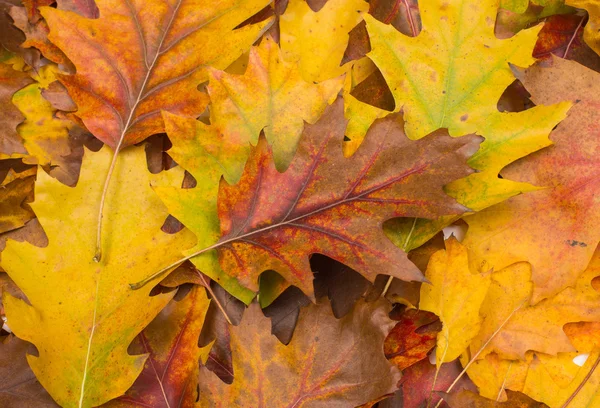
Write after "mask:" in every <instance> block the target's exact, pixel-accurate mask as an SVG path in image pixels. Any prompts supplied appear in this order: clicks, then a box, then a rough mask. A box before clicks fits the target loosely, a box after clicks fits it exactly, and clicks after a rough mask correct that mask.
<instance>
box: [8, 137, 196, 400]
mask: <svg viewBox="0 0 600 408" xmlns="http://www.w3.org/2000/svg"><path fill="white" fill-rule="evenodd" d="M111 156H112V152H111V151H110V149H109V148H108V147H105V148H104V149H102V150H101V151H99V152H98V153H90V152H86V154H85V158H84V164H83V167H82V170H81V175H80V179H79V182H78V183H77V187H75V188H72V187H68V186H65V185H63V184H61V183H59V182H58V181H56V180H54V179H52V178H51V177H49V176H48V175H46V174H45V173H44V172H40V174H38V180H37V183H36V191H35V194H36V201H35V202H34V203H32V204H31V206H32V208H33V210H34V212H35V213H36V215H37V216H38V219H39V221H40V223H41V225H42V227H43V228H44V231H45V232H46V235H47V236H48V241H49V243H48V246H46V247H45V248H37V247H33V246H32V245H30V244H27V243H19V242H15V241H9V242H7V244H6V248H5V249H4V250H3V251H2V260H1V265H2V268H3V269H4V270H6V271H7V272H8V274H9V275H10V277H11V278H12V279H13V280H14V281H15V283H16V284H17V285H18V286H19V287H20V288H21V289H22V290H23V292H24V293H25V295H26V296H27V298H28V299H29V300H30V302H31V305H28V304H27V303H25V302H23V301H22V300H18V299H15V298H12V297H10V296H8V297H5V298H4V299H3V302H4V306H5V308H6V316H7V318H8V322H9V323H8V324H9V326H10V328H11V329H12V330H13V331H14V333H15V334H17V335H18V336H19V337H21V338H23V339H25V340H27V341H30V342H31V343H33V344H34V345H36V347H37V348H38V350H39V352H40V355H39V357H34V356H29V357H28V362H29V365H30V366H31V368H32V369H33V371H34V373H35V374H36V377H37V378H38V380H39V381H40V383H42V384H43V386H44V388H45V389H46V390H47V391H48V392H49V393H50V394H51V395H52V397H53V398H54V399H55V400H56V401H57V402H58V403H59V404H61V405H67V406H71V405H77V404H78V403H79V404H80V405H82V406H95V405H100V404H102V403H104V402H106V401H108V400H110V399H112V398H116V397H118V396H120V395H122V394H123V393H124V392H125V391H126V390H127V388H129V386H131V384H132V383H133V382H134V380H135V379H136V377H137V376H138V375H139V373H140V372H141V370H142V368H143V365H144V362H145V361H146V357H147V356H146V355H137V356H130V355H129V354H128V353H127V346H128V345H129V344H130V343H131V341H132V340H133V339H134V337H135V336H136V335H137V334H138V333H139V332H140V331H141V330H142V329H143V328H144V327H145V326H146V325H147V324H148V323H150V321H152V319H153V318H154V317H155V316H156V315H157V314H158V313H159V311H160V310H161V309H162V308H163V307H164V306H165V305H166V304H167V303H168V301H169V300H170V298H171V297H172V296H173V294H172V293H171V294H160V295H157V296H154V297H148V294H149V293H150V291H151V289H152V288H151V287H147V288H146V289H144V290H140V291H131V289H130V288H129V286H128V285H127V283H128V282H129V280H130V279H135V276H138V277H139V278H142V277H143V276H145V275H147V274H148V273H150V271H152V270H153V269H155V268H156V267H158V265H157V262H159V261H164V260H165V257H167V258H168V257H171V258H173V256H176V254H177V252H178V250H177V248H182V247H183V248H185V247H186V246H191V245H192V244H193V242H194V240H193V236H192V234H190V233H189V232H184V233H180V234H178V235H167V234H164V233H161V232H160V231H159V229H160V225H161V224H162V222H163V220H164V218H165V217H166V211H165V210H164V207H163V206H162V205H161V203H160V200H159V199H158V197H156V196H155V195H154V193H153V192H152V190H151V188H150V187H149V184H150V175H149V173H148V172H147V170H146V169H145V158H144V148H143V147H136V148H132V149H128V150H127V151H125V152H123V153H122V154H121V155H120V158H119V159H118V163H117V167H116V170H115V171H116V174H115V177H117V179H118V180H119V183H114V184H113V186H112V188H111V191H110V195H109V200H108V201H107V204H106V205H107V209H108V211H110V213H111V217H110V218H109V219H107V220H106V221H105V224H106V225H105V227H106V229H107V231H108V233H107V234H106V235H105V240H106V245H107V246H110V247H111V248H112V250H111V252H110V255H109V256H107V257H106V258H105V259H103V261H102V262H101V263H96V262H94V261H93V260H92V257H93V250H94V245H92V243H93V241H94V239H95V237H94V236H93V234H90V233H89V231H91V230H92V228H91V227H92V225H94V224H95V222H96V215H97V206H98V202H99V201H98V199H99V197H100V195H101V194H102V185H101V184H100V183H98V182H97V181H98V177H100V175H101V174H104V172H105V171H106V168H107V165H108V162H109V161H110V160H111ZM71 223H73V224H74V225H76V227H73V226H72V225H71ZM48 287H52V288H53V290H51V291H49V290H48V289H47V288H48Z"/></svg>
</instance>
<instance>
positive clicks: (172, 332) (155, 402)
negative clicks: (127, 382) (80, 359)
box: [103, 286, 210, 408]
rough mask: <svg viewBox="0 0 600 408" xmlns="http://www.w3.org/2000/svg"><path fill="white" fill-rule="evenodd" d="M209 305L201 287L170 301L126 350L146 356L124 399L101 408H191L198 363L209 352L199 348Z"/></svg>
mask: <svg viewBox="0 0 600 408" xmlns="http://www.w3.org/2000/svg"><path fill="white" fill-rule="evenodd" d="M209 303H210V301H209V300H208V298H207V297H206V293H205V290H204V288H202V287H201V286H195V287H194V288H193V289H191V291H190V293H188V294H187V295H186V296H185V298H183V299H182V300H179V301H176V300H175V299H174V300H171V302H170V303H169V304H168V305H167V306H166V307H165V308H164V309H163V310H162V311H161V312H160V313H159V314H158V316H156V318H154V320H153V321H152V322H151V323H150V324H149V325H148V326H147V327H146V328H145V329H144V331H143V332H141V333H140V334H139V335H138V337H137V338H136V340H134V342H133V344H132V345H131V346H130V348H129V352H130V353H131V354H134V355H139V354H149V356H148V359H147V360H146V363H145V364H144V369H143V370H142V373H141V374H140V376H139V377H138V379H137V380H136V381H135V383H134V384H133V386H132V387H131V388H130V389H129V390H128V391H127V393H125V395H124V396H122V397H120V398H118V399H117V400H115V401H111V402H109V403H108V404H105V405H103V407H106V408H113V407H114V408H117V407H131V406H152V407H158V406H165V407H175V406H177V407H193V406H194V404H195V402H196V397H197V390H196V387H197V385H198V384H197V382H198V362H199V361H200V360H201V361H202V362H205V361H206V357H207V355H208V351H209V350H210V345H208V346H206V347H204V348H199V347H198V337H199V336H200V331H201V330H202V326H203V323H204V319H205V316H206V312H207V310H208V305H209Z"/></svg>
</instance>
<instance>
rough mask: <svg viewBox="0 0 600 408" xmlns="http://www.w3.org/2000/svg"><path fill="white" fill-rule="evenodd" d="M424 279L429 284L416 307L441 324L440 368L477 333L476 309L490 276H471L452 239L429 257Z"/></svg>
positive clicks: (463, 254)
mask: <svg viewBox="0 0 600 408" xmlns="http://www.w3.org/2000/svg"><path fill="white" fill-rule="evenodd" d="M425 276H426V277H427V279H429V281H430V282H431V284H427V283H423V285H422V286H421V301H420V303H419V308H420V309H421V310H427V311H430V312H433V313H435V314H436V315H438V316H439V317H440V320H441V321H442V324H443V328H442V331H441V332H440V333H438V338H437V350H436V361H437V365H438V367H439V366H440V365H441V364H442V363H445V362H448V361H452V360H454V359H456V358H457V357H459V356H460V355H461V354H462V352H463V351H464V350H465V349H466V348H467V347H468V346H469V343H470V342H471V340H472V339H473V338H474V337H475V336H476V335H477V333H478V332H479V327H480V325H481V317H480V316H479V307H480V305H481V303H482V302H483V299H484V297H485V294H486V292H487V289H488V286H489V285H490V274H489V273H483V274H480V273H473V272H472V271H471V270H470V269H469V256H468V253H467V249H466V248H465V247H464V246H462V245H461V244H460V242H458V241H457V240H456V239H455V238H454V237H451V238H450V239H448V240H447V241H446V249H445V250H440V251H438V252H436V253H434V254H433V255H432V256H431V259H430V260H429V264H428V265H427V271H426V272H425Z"/></svg>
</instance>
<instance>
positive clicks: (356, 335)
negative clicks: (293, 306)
mask: <svg viewBox="0 0 600 408" xmlns="http://www.w3.org/2000/svg"><path fill="white" fill-rule="evenodd" d="M386 309H389V306H388V303H387V302H386V301H384V300H380V301H379V302H374V303H364V302H362V301H361V302H359V303H358V304H357V305H356V308H355V309H354V312H353V313H350V314H348V315H346V316H345V317H344V318H342V319H340V320H337V319H336V318H335V317H334V316H333V315H332V314H331V311H330V305H329V304H328V302H323V303H321V304H319V305H310V306H309V307H306V308H303V309H302V310H301V312H300V318H299V320H298V326H297V328H296V332H295V334H294V337H293V338H292V340H291V342H290V344H289V345H288V346H285V345H283V344H281V343H280V342H279V340H277V338H276V337H275V336H273V335H271V333H270V325H271V324H270V321H269V319H268V318H266V317H265V316H263V314H262V312H261V310H260V307H259V306H258V304H256V303H254V304H252V305H251V306H250V308H249V309H248V310H247V311H246V313H245V315H244V318H243V320H242V323H241V324H240V325H239V326H237V327H232V328H231V331H232V333H231V348H232V354H233V372H234V378H235V379H234V382H233V384H231V385H226V384H224V383H223V382H222V381H221V380H220V379H218V378H217V377H216V376H214V374H213V373H211V372H209V371H208V370H206V369H205V368H202V369H201V373H200V400H199V403H200V407H223V408H225V407H227V408H229V407H258V406H266V407H295V408H309V407H328V408H338V407H339V408H348V407H355V406H357V405H360V404H363V403H365V402H368V401H372V400H375V399H376V398H378V397H380V396H383V395H385V394H388V393H390V392H393V391H394V390H395V389H396V383H397V382H398V379H399V378H400V373H399V371H398V370H397V369H396V368H394V367H393V366H392V365H391V364H390V363H389V362H388V361H387V360H386V359H385V357H384V355H383V349H382V345H383V340H384V338H385V335H386V334H387V332H388V331H389V329H390V328H391V326H392V325H393V322H392V321H391V320H389V319H388V317H387V311H388V310H386Z"/></svg>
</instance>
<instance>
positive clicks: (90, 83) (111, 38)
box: [41, 0, 269, 149]
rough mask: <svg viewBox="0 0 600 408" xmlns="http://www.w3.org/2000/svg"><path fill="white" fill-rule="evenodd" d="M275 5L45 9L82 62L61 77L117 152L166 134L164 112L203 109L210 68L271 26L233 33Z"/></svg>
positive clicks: (182, 0) (261, 1)
mask: <svg viewBox="0 0 600 408" xmlns="http://www.w3.org/2000/svg"><path fill="white" fill-rule="evenodd" d="M267 3H268V2H267V1H265V0H229V1H226V2H222V3H218V4H217V3H212V2H211V3H206V2H201V1H197V0H171V1H169V2H168V3H165V2H163V1H158V0H153V1H150V2H149V1H144V2H137V3H135V2H134V3H131V2H129V1H125V0H120V1H116V2H115V1H111V0H97V2H96V4H97V6H98V9H99V12H100V18H98V19H88V18H85V17H82V16H80V15H78V14H75V13H73V12H68V11H63V10H57V9H52V8H48V7H45V8H42V9H41V13H42V15H43V16H44V18H45V19H46V21H47V22H48V25H49V27H50V34H49V36H48V38H49V39H50V41H52V42H53V43H54V44H55V45H57V46H58V47H59V48H60V49H61V50H62V51H63V52H64V53H65V54H66V55H67V57H69V59H70V60H71V61H72V62H73V63H74V64H75V66H76V67H77V74H76V75H71V76H62V77H61V78H60V80H61V82H62V83H63V84H64V85H65V86H66V87H67V89H68V90H69V94H70V95H71V97H72V98H73V100H74V101H75V103H76V104H77V106H78V108H79V109H78V110H77V113H76V114H77V116H78V117H79V118H81V120H82V121H83V123H84V124H85V126H86V127H87V129H89V130H90V132H92V134H94V136H96V137H97V138H98V139H100V140H102V141H103V142H104V143H106V144H108V145H109V146H111V147H112V148H113V149H114V148H116V146H119V147H120V148H122V147H126V146H129V145H131V144H134V143H138V142H140V141H142V140H144V139H145V138H146V137H148V136H150V135H151V134H154V133H160V132H162V131H164V126H163V122H162V117H161V113H160V112H161V110H168V111H171V112H173V113H177V114H180V115H185V116H188V117H196V116H198V115H199V114H200V113H202V111H203V110H204V109H205V108H206V104H207V102H208V97H207V95H206V94H204V93H202V92H199V91H197V86H198V85H199V84H200V83H201V82H203V81H205V80H206V79H207V71H206V68H207V67H208V66H213V67H216V68H225V67H227V66H228V65H229V64H230V63H232V62H233V61H235V60H236V59H237V58H238V57H239V56H240V55H241V54H242V53H243V52H244V50H246V49H247V48H249V47H250V45H251V44H252V42H254V41H255V40H256V38H257V37H258V36H259V35H260V34H261V33H262V32H263V31H264V30H265V29H266V28H268V25H269V21H267V22H263V23H260V24H257V25H251V26H246V27H244V28H241V29H238V30H233V29H234V28H235V27H236V26H237V25H238V24H239V23H241V22H243V21H244V20H245V19H246V18H248V17H250V16H251V15H253V14H254V13H256V12H258V11H259V10H260V9H261V8H263V7H264V6H265V5H266V4H267ZM74 38H76V39H78V40H77V41H73V39H74ZM124 46H125V47H127V51H128V52H123V47H124Z"/></svg>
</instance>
